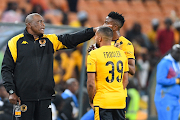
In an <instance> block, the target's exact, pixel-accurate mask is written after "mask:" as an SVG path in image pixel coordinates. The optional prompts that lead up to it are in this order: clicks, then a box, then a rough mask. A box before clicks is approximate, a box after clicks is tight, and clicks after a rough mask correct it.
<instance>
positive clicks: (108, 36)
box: [97, 26, 113, 40]
mask: <svg viewBox="0 0 180 120" xmlns="http://www.w3.org/2000/svg"><path fill="white" fill-rule="evenodd" d="M97 32H98V33H101V34H103V36H104V38H105V39H109V40H112V37H113V31H112V29H111V28H110V27H106V26H101V27H99V29H98V31H97Z"/></svg>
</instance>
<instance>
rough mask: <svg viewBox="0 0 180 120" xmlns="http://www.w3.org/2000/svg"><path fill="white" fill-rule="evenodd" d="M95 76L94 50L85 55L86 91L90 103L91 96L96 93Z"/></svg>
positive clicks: (91, 101)
mask: <svg viewBox="0 0 180 120" xmlns="http://www.w3.org/2000/svg"><path fill="white" fill-rule="evenodd" d="M95 76H96V54H95V51H91V52H90V53H89V54H88V56H87V91H88V96H89V102H90V105H92V103H93V98H94V95H95V93H96V86H95Z"/></svg>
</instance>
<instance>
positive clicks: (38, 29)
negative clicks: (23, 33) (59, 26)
mask: <svg viewBox="0 0 180 120" xmlns="http://www.w3.org/2000/svg"><path fill="white" fill-rule="evenodd" d="M30 25H31V30H32V32H33V33H34V34H36V35H42V34H44V29H45V24H44V19H43V17H42V16H40V15H35V16H33V20H32V22H31V23H30Z"/></svg>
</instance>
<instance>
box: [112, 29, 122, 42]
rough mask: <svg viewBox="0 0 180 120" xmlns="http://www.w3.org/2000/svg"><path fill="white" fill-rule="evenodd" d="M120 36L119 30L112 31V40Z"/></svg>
mask: <svg viewBox="0 0 180 120" xmlns="http://www.w3.org/2000/svg"><path fill="white" fill-rule="evenodd" d="M120 36H121V34H120V32H119V31H115V32H113V40H117V39H119V37H120Z"/></svg>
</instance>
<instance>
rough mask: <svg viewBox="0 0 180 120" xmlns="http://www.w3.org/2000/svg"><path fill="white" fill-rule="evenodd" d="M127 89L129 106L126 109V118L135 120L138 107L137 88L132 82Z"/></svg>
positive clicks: (131, 81)
mask: <svg viewBox="0 0 180 120" xmlns="http://www.w3.org/2000/svg"><path fill="white" fill-rule="evenodd" d="M127 88H128V90H127V92H128V99H129V105H128V107H127V113H126V118H127V120H136V119H137V113H138V110H139V107H140V105H139V103H140V95H139V92H138V91H137V86H136V85H135V84H134V81H133V80H130V81H129V84H128V86H127Z"/></svg>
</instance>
